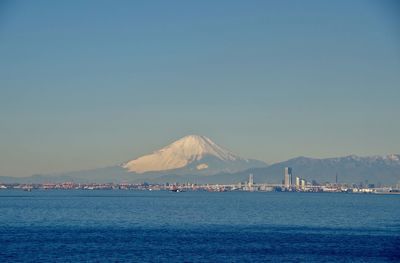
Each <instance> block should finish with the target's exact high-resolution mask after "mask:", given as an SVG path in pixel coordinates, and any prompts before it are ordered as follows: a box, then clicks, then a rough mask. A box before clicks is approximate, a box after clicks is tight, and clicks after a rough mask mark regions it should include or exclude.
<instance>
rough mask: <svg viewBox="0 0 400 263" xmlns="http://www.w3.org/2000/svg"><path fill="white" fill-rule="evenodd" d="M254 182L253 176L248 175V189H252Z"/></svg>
mask: <svg viewBox="0 0 400 263" xmlns="http://www.w3.org/2000/svg"><path fill="white" fill-rule="evenodd" d="M253 184H254V180H253V174H249V189H252V188H253Z"/></svg>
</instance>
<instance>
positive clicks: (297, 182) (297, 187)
mask: <svg viewBox="0 0 400 263" xmlns="http://www.w3.org/2000/svg"><path fill="white" fill-rule="evenodd" d="M296 189H300V177H298V176H296Z"/></svg>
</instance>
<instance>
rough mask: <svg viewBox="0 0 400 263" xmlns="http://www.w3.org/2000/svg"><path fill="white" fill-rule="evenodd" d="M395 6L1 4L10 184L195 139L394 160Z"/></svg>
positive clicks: (252, 149) (1, 111) (262, 150)
mask: <svg viewBox="0 0 400 263" xmlns="http://www.w3.org/2000/svg"><path fill="white" fill-rule="evenodd" d="M399 17H400V5H399V4H396V1H366V0H361V1H357V0H354V1H348V0H346V1H319V0H318V1H1V2H0V175H4V176H27V175H31V174H35V173H50V172H60V171H71V170H81V169H90V168H96V167H104V166H108V165H114V164H116V163H119V162H122V161H126V160H128V159H132V158H135V157H137V156H139V155H142V154H145V153H149V152H151V151H153V150H155V149H157V148H159V147H161V146H164V145H166V144H168V143H170V142H171V141H173V140H175V139H178V138H179V137H181V136H184V135H187V134H201V135H205V136H208V137H210V138H211V139H213V140H214V141H215V142H217V143H218V144H220V145H222V146H225V147H227V148H228V149H230V150H232V151H234V152H235V153H238V154H240V155H242V156H244V157H250V158H257V159H260V160H264V161H267V162H276V161H281V160H285V159H288V158H292V157H296V156H299V155H303V156H311V157H331V156H341V155H348V154H358V155H373V154H386V153H399V152H400V138H399V135H400V119H399V113H400V101H399V100H400V19H399Z"/></svg>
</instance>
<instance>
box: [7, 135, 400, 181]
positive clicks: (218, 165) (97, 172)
mask: <svg viewBox="0 0 400 263" xmlns="http://www.w3.org/2000/svg"><path fill="white" fill-rule="evenodd" d="M284 167H292V168H293V174H294V176H298V177H301V178H304V179H306V180H308V181H312V180H315V181H317V182H319V183H323V182H335V179H336V175H337V177H338V181H339V182H341V183H360V182H363V183H367V182H368V183H375V184H377V183H381V184H396V183H398V182H399V181H400V155H396V154H391V155H386V156H370V157H359V156H356V155H350V156H346V157H338V158H325V159H316V158H307V157H298V158H294V159H290V160H287V161H284V162H280V163H275V164H272V165H267V164H266V163H264V162H261V161H258V160H254V159H245V158H242V157H239V156H238V155H236V154H234V153H232V152H230V151H228V150H226V149H224V148H222V147H221V146H219V145H217V144H216V143H214V142H213V141H212V140H210V139H209V138H207V137H205V136H199V135H189V136H186V137H183V138H181V139H179V140H177V141H175V142H173V143H171V144H170V145H168V146H166V147H164V148H162V149H160V150H158V151H155V152H153V153H151V154H148V155H144V156H141V157H139V158H136V159H133V160H130V161H127V162H124V163H123V164H121V165H117V166H112V167H106V168H99V169H93V170H87V171H77V172H68V173H62V174H53V175H33V176H29V177H23V178H21V177H5V176H3V177H1V176H0V182H1V183H44V182H65V181H74V182H82V183H89V182H98V183H106V182H116V183H118V182H132V183H140V182H153V183H156V182H157V183H165V182H181V183H183V182H191V183H238V182H241V181H245V180H247V178H248V175H249V174H250V173H251V174H253V175H254V180H255V182H256V183H257V182H259V183H265V182H268V183H281V181H282V179H283V169H284Z"/></svg>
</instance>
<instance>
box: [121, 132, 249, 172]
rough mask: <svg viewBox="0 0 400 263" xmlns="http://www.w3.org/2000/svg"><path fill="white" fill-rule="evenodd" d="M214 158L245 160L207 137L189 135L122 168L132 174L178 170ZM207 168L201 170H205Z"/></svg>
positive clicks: (129, 162)
mask: <svg viewBox="0 0 400 263" xmlns="http://www.w3.org/2000/svg"><path fill="white" fill-rule="evenodd" d="M208 155H210V156H213V157H216V158H218V159H220V160H221V161H236V160H244V159H241V158H240V157H238V156H237V155H235V154H233V153H231V152H230V151H228V150H226V149H223V148H222V147H220V146H219V145H217V144H216V143H214V142H213V141H212V140H210V139H209V138H207V137H205V136H200V135H188V136H185V137H183V138H181V139H179V140H177V141H175V142H173V143H171V144H170V145H168V146H166V147H164V148H162V149H161V150H158V151H155V152H153V153H152V154H149V155H145V156H142V157H139V158H137V159H135V160H132V161H128V162H127V163H125V164H123V165H122V166H123V167H124V168H126V169H128V170H129V171H131V172H137V173H144V172H150V171H164V170H171V169H178V168H182V167H185V166H186V165H188V164H190V163H192V162H194V161H199V160H201V159H202V158H204V157H205V156H208ZM204 167H205V166H202V167H201V168H202V169H204Z"/></svg>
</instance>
